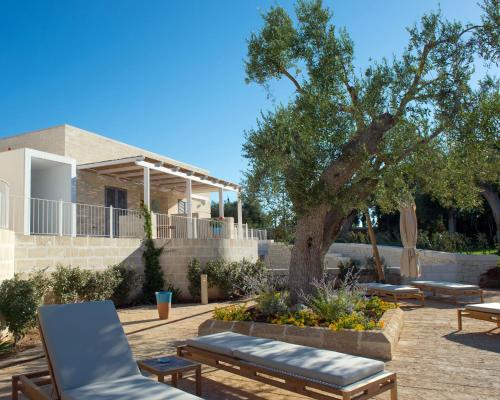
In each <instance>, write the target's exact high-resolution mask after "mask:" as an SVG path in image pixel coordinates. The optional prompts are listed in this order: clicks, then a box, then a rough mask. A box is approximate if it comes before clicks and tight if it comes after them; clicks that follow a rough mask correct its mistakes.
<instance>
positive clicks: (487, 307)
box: [465, 303, 500, 315]
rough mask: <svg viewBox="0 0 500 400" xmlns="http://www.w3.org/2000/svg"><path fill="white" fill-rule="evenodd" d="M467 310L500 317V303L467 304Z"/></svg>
mask: <svg viewBox="0 0 500 400" xmlns="http://www.w3.org/2000/svg"><path fill="white" fill-rule="evenodd" d="M465 309H466V310H471V311H481V312H486V313H490V314H498V315H500V303H481V304H467V305H466V306H465Z"/></svg>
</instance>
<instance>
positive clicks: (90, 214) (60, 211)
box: [0, 192, 267, 240]
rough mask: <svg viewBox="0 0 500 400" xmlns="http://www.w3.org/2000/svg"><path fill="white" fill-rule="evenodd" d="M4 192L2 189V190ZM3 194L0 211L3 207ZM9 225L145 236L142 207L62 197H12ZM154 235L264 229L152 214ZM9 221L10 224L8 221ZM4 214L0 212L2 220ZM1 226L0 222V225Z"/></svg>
mask: <svg viewBox="0 0 500 400" xmlns="http://www.w3.org/2000/svg"><path fill="white" fill-rule="evenodd" d="M0 193H1V192H0ZM1 199H2V197H0V211H1V207H2V204H3V203H2V202H1ZM10 203H11V204H12V207H10V219H9V218H8V215H9V213H7V212H6V214H7V218H6V219H5V220H6V221H7V224H6V227H7V226H9V228H10V229H12V230H15V231H16V232H18V233H27V232H29V234H31V235H59V236H97V237H112V238H113V237H120V238H143V237H144V219H143V216H142V212H141V211H139V210H131V209H122V208H115V207H104V206H98V205H90V204H81V203H71V202H65V201H60V200H47V199H38V198H22V197H14V198H13V197H11V201H10ZM152 217H153V218H152V225H153V236H154V237H157V238H163V239H233V238H239V239H255V240H259V239H260V240H263V239H265V238H266V237H267V234H266V231H265V230H258V229H249V228H248V226H247V225H246V224H241V225H239V224H234V223H232V219H231V222H228V221H223V220H213V219H198V218H188V217H185V216H179V215H167V214H158V213H152ZM9 220H10V224H9V223H8V221H9ZM1 222H2V216H1V214H0V223H1ZM0 227H1V225H0Z"/></svg>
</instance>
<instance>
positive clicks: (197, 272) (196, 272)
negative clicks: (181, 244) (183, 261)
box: [187, 258, 202, 299]
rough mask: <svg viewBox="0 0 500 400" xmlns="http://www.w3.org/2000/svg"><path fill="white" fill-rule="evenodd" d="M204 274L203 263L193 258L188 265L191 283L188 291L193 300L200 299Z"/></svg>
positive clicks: (188, 276)
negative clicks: (201, 277) (201, 278)
mask: <svg viewBox="0 0 500 400" xmlns="http://www.w3.org/2000/svg"><path fill="white" fill-rule="evenodd" d="M201 274H202V269H201V263H200V261H199V260H198V259H197V258H193V259H192V260H191V261H190V262H189V264H188V271H187V279H188V282H189V286H188V290H189V294H190V295H191V297H192V298H193V299H199V298H200V296H201V294H200V291H201V281H200V276H201Z"/></svg>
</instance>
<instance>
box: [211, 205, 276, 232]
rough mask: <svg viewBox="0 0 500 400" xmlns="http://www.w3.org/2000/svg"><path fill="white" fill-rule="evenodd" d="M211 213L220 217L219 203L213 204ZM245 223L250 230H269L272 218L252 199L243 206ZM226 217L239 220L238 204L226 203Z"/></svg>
mask: <svg viewBox="0 0 500 400" xmlns="http://www.w3.org/2000/svg"><path fill="white" fill-rule="evenodd" d="M210 211H211V214H212V215H219V203H218V202H212V203H211V204H210ZM242 213H243V221H245V223H246V224H248V227H249V228H267V227H268V226H270V225H271V223H272V221H271V217H270V216H269V215H268V214H267V213H266V212H265V211H264V210H262V208H261V206H260V204H259V203H258V202H257V201H255V200H252V199H250V198H244V199H243V205H242ZM224 217H225V218H227V217H232V218H234V220H235V221H236V220H237V219H238V202H237V201H229V199H227V200H226V201H225V202H224Z"/></svg>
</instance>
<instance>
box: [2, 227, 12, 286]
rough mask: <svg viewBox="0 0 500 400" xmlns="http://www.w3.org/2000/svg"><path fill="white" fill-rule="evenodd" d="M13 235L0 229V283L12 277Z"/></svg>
mask: <svg viewBox="0 0 500 400" xmlns="http://www.w3.org/2000/svg"><path fill="white" fill-rule="evenodd" d="M14 245H15V234H14V232H12V231H8V230H6V229H0V282H1V281H3V280H4V279H10V278H12V277H13V276H14Z"/></svg>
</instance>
